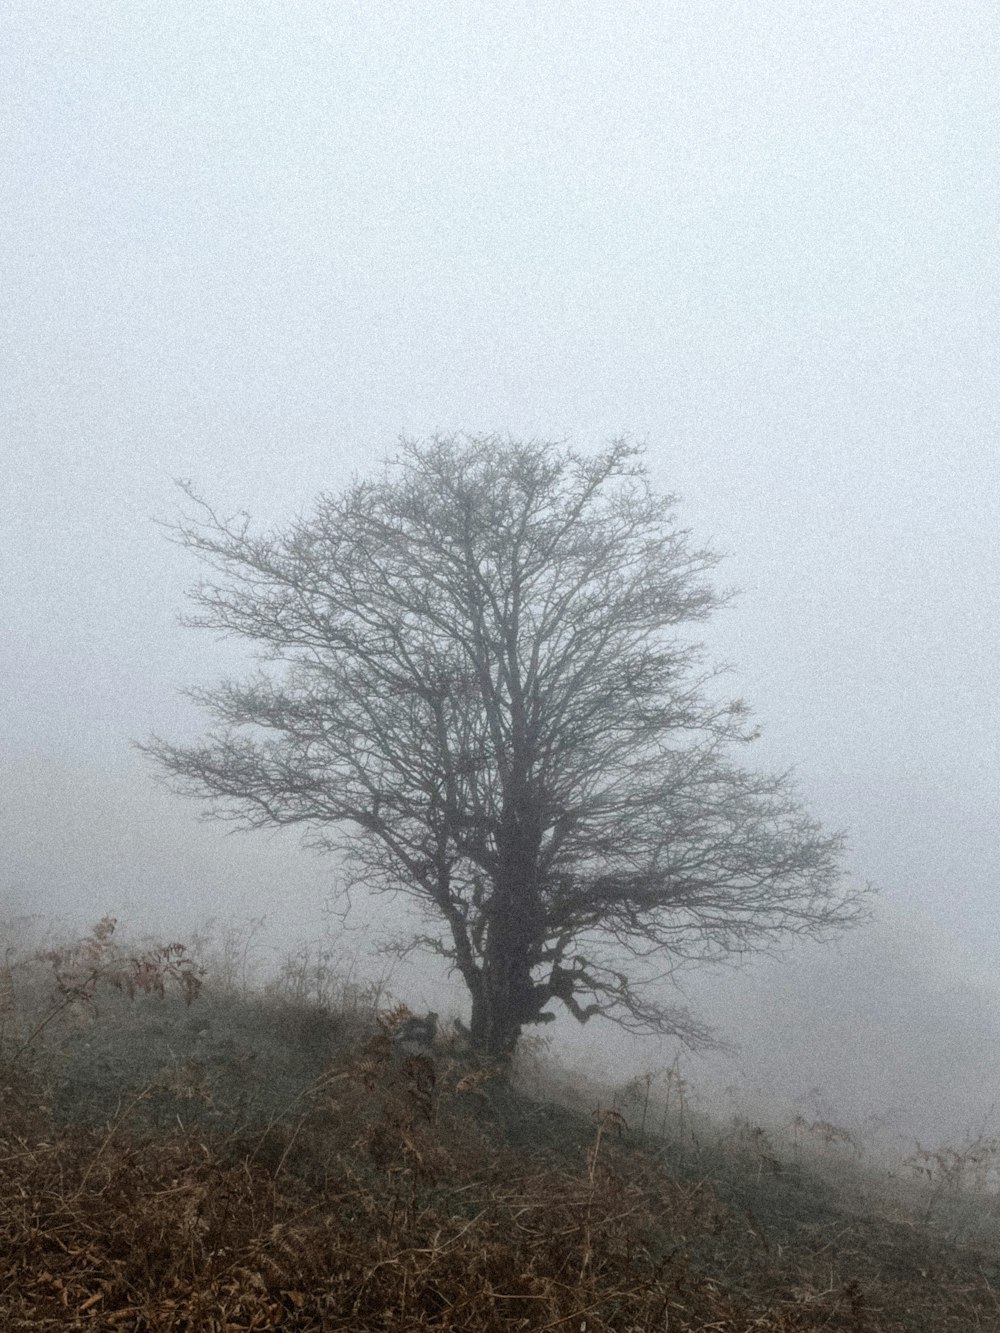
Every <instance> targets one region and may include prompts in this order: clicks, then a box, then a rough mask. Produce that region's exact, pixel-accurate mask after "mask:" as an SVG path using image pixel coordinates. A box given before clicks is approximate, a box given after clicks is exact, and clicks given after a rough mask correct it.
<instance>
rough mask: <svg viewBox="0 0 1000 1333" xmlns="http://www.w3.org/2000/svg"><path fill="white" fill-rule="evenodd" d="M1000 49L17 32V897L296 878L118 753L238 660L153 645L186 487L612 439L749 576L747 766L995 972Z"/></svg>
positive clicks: (902, 19) (321, 13)
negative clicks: (474, 446) (415, 443)
mask: <svg viewBox="0 0 1000 1333" xmlns="http://www.w3.org/2000/svg"><path fill="white" fill-rule="evenodd" d="M998 28H1000V12H998V11H997V9H996V7H995V5H994V4H991V3H985V0H984V3H972V2H971V0H970V2H969V3H935V4H930V3H922V2H920V0H913V2H912V3H905V4H904V3H900V2H899V0H896V3H892V4H880V3H873V2H872V0H863V2H858V3H854V2H852V0H800V2H794V0H767V2H766V3H761V4H749V3H745V4H741V3H735V2H732V0H731V2H729V3H723V0H687V2H686V3H666V2H665V0H664V2H661V3H641V2H640V3H633V4H622V3H620V0H608V3H596V2H587V0H580V2H579V3H575V4H569V3H559V2H558V0H547V3H545V4H526V3H517V2H516V0H505V2H504V3H499V4H497V3H492V4H485V3H443V2H439V0H393V3H391V4H390V3H387V4H384V5H379V4H372V3H370V0H364V2H359V3H340V2H338V0H301V2H300V3H263V2H261V3H247V0H239V2H238V3H237V0H232V2H223V0H197V2H196V3H188V2H187V0H172V2H171V3H170V4H166V5H164V4H162V3H159V0H157V2H156V3H154V2H152V0H147V2H146V3H136V4H123V3H108V2H105V3H100V2H99V0H98V2H95V3H91V4H87V5H81V4H78V3H72V4H71V3H66V2H64V0H47V3H45V4H44V5H40V4H38V3H37V2H36V0H8V3H7V4H6V5H5V6H4V7H3V10H2V13H0V115H2V120H0V162H2V180H3V190H2V197H0V228H2V256H3V265H4V272H3V278H4V280H3V286H2V296H0V301H2V305H0V311H2V318H0V413H2V423H0V424H2V432H3V442H2V445H0V449H2V459H3V473H2V475H3V488H2V491H0V507H2V527H0V562H2V566H0V570H2V573H0V599H2V605H0V615H2V623H3V632H2V635H0V670H2V677H3V680H4V682H5V688H4V691H3V703H2V721H0V725H2V737H0V739H2V745H3V750H4V754H5V759H4V770H5V771H4V775H3V778H2V795H3V811H4V812H5V815H6V817H5V819H4V824H5V826H6V827H5V828H4V830H3V838H4V847H5V848H6V851H5V853H4V854H5V857H6V859H7V864H6V867H5V868H4V874H3V877H2V878H0V885H2V884H3V883H4V882H6V883H7V884H8V885H9V886H10V891H11V893H12V894H13V893H15V890H16V893H17V894H19V895H20V898H18V901H19V902H21V901H29V902H31V903H33V904H36V905H37V904H38V903H41V902H43V901H44V900H45V898H46V894H49V893H51V894H52V895H53V897H54V899H55V900H57V901H58V904H59V905H60V906H65V905H66V903H67V902H69V901H71V900H74V895H75V900H76V904H77V905H78V906H81V907H82V910H84V911H85V913H86V911H88V910H89V907H90V904H91V901H92V902H93V904H94V906H95V908H96V907H100V906H101V904H102V901H103V900H102V892H104V897H105V899H106V898H107V897H108V893H107V892H105V891H104V889H102V885H104V886H106V885H107V884H112V885H113V886H115V887H114V893H111V895H110V896H111V898H112V899H113V901H114V902H119V901H122V900H127V901H129V902H130V903H132V902H133V900H135V902H139V901H140V900H141V896H142V895H141V893H139V892H138V890H136V889H135V886H136V885H140V886H141V885H142V884H147V885H150V886H151V890H150V891H151V892H153V891H154V890H155V889H156V886H157V885H160V886H161V887H162V884H163V883H165V882H167V881H169V884H170V889H169V892H170V893H171V894H172V895H174V896H175V897H177V898H178V899H180V900H183V901H186V902H190V903H191V904H192V905H194V906H199V905H201V902H202V898H201V897H199V895H202V897H203V898H204V900H205V901H212V900H213V898H217V899H218V901H219V902H221V903H223V904H229V903H232V902H235V901H238V900H239V884H238V881H240V880H241V877H243V876H245V874H246V872H247V867H248V866H249V865H251V864H252V865H255V866H257V868H258V869H257V873H258V875H259V876H260V877H262V880H263V879H266V878H267V875H269V874H277V875H278V876H279V877H280V876H283V877H284V878H283V880H282V890H281V891H282V892H283V893H289V892H291V890H290V889H289V885H292V886H293V887H294V886H298V887H299V888H303V887H304V888H305V889H307V890H308V889H309V888H310V886H312V888H316V887H317V886H320V887H321V886H322V883H323V874H322V872H321V870H319V869H317V867H316V866H315V865H312V864H310V865H308V866H303V865H302V864H301V860H302V858H300V857H298V854H297V853H296V852H295V850H294V846H287V847H286V846H282V847H276V846H275V844H274V843H273V842H272V843H270V844H267V846H266V847H262V848H261V849H260V850H259V852H255V851H253V850H251V851H249V852H248V851H247V849H246V847H245V846H242V847H241V848H240V849H239V851H238V852H233V853H230V852H229V850H228V849H229V848H230V847H231V846H232V844H231V843H227V844H225V845H223V843H222V842H221V841H220V839H219V835H217V834H215V833H206V832H205V831H204V830H200V831H193V823H192V821H193V811H192V810H191V809H190V808H188V807H186V806H185V807H179V808H178V810H177V811H176V812H173V811H172V812H171V813H170V814H164V813H163V811H164V809H165V805H164V803H165V801H166V798H165V797H163V796H162V795H160V794H158V793H153V792H152V790H151V788H150V787H149V779H148V775H147V773H146V771H145V770H144V768H143V766H142V764H141V762H140V761H139V760H138V758H137V757H136V756H135V755H134V754H133V753H132V752H131V751H130V749H129V742H130V740H132V739H134V738H142V737H144V736H145V735H146V734H147V733H149V732H150V731H152V730H158V731H161V732H164V733H166V734H168V735H173V736H181V735H190V734H193V733H194V732H195V730H196V729H197V727H198V726H199V725H200V723H199V720H198V718H197V717H196V716H195V714H194V712H193V710H192V709H191V708H190V707H189V705H188V704H186V703H185V702H184V701H183V699H181V698H179V697H178V695H177V688H178V687H179V686H182V685H184V684H190V683H195V682H198V681H201V682H208V681H211V680H212V679H213V678H214V677H215V676H216V675H218V674H219V672H221V671H223V670H226V669H229V668H231V667H232V666H233V664H234V663H239V661H240V660H241V658H240V655H239V653H238V651H237V650H235V649H234V648H232V647H230V646H227V645H219V644H217V643H214V642H212V641H211V640H210V639H208V638H205V637H200V636H198V635H197V634H195V633H193V632H192V631H186V630H183V629H180V628H178V627H177V625H176V622H175V614H176V611H177V609H178V607H179V605H180V601H181V594H182V590H183V588H184V587H185V586H186V585H187V584H188V583H190V582H191V581H193V579H194V577H196V574H197V570H196V568H195V567H193V566H192V564H191V562H190V560H189V558H188V557H186V556H185V555H184V554H183V553H182V552H180V551H179V550H177V549H176V548H173V547H171V546H170V545H168V544H167V543H166V542H165V540H164V539H163V536H162V534H161V533H160V532H159V531H158V530H157V529H156V528H155V527H154V526H153V524H152V522H151V519H152V518H153V517H154V516H161V517H170V515H171V514H172V513H173V511H174V507H175V504H176V498H175V492H174V489H173V487H172V484H171V479H172V478H174V477H189V478H191V479H193V481H194V482H195V483H196V486H197V487H198V489H199V490H200V491H202V492H203V493H204V494H206V495H207V496H208V497H209V498H211V499H212V500H213V501H215V502H217V503H218V504H219V506H220V507H221V508H223V509H225V510H227V511H229V512H232V511H234V510H236V509H240V508H246V509H247V510H249V511H250V512H251V513H252V514H253V515H254V516H255V517H256V518H258V519H259V520H260V521H261V522H262V523H264V524H278V523H281V522H282V521H285V520H287V519H288V518H289V517H291V516H292V515H294V514H295V513H296V512H297V511H299V510H301V509H304V508H307V507H308V505H309V503H310V501H311V499H312V497H313V496H314V495H315V494H316V493H317V492H318V491H320V490H322V489H324V488H327V489H336V488H338V487H339V486H341V485H342V484H343V483H344V482H345V481H346V480H347V479H348V478H349V477H350V475H351V474H352V473H353V472H355V471H359V470H360V471H363V470H365V469H367V468H368V467H370V466H372V465H373V464H374V462H375V461H376V460H377V459H378V458H379V457H380V456H381V455H382V454H384V453H385V452H386V451H389V450H391V449H392V447H393V445H394V442H395V440H396V439H397V437H398V436H399V435H400V433H401V432H404V433H407V434H409V435H417V436H419V435H422V434H426V433H428V432H430V431H434V430H463V429H464V430H470V431H496V432H500V433H504V434H508V433H509V434H511V435H513V436H543V437H553V438H560V439H568V440H571V441H572V442H573V443H575V444H576V445H577V446H578V447H580V448H583V449H588V448H594V447H596V446H598V445H600V444H601V443H603V442H605V441H606V440H607V439H609V438H610V437H612V436H616V435H619V434H628V435H631V436H633V437H636V438H638V439H643V440H646V441H648V443H649V446H650V451H651V453H650V458H651V463H652V466H653V470H654V475H655V479H656V481H657V484H658V485H660V486H662V487H663V488H664V489H668V490H671V491H676V492H678V493H679V494H680V495H681V496H682V509H681V513H682V517H683V519H684V521H685V522H686V523H687V524H688V525H689V526H691V527H692V528H693V530H694V532H695V535H696V537H697V538H698V539H699V540H702V541H706V542H709V543H712V544H714V545H715V547H716V548H717V549H720V550H722V551H724V552H727V553H729V555H730V558H729V559H728V561H727V562H726V564H725V565H724V567H723V570H722V573H721V581H722V582H723V583H726V584H732V585H736V586H738V587H740V588H741V589H742V590H743V592H742V596H741V598H740V599H739V601H738V603H737V604H736V606H735V607H734V609H732V610H729V611H727V612H725V613H724V614H723V615H721V616H720V617H719V619H718V620H717V621H716V623H715V624H714V625H713V626H712V627H710V629H709V630H708V634H707V637H708V640H709V643H710V645H711V647H712V650H713V652H714V653H715V654H716V655H718V656H720V657H723V658H726V659H728V660H731V661H732V662H734V663H735V665H736V667H737V672H736V674H735V676H734V677H733V689H734V691H736V692H739V693H742V694H744V695H745V696H746V697H747V698H748V700H749V701H750V702H751V703H752V704H753V706H754V708H755V710H756V713H757V716H758V720H759V721H760V723H761V724H762V726H763V727H764V733H765V737H764V740H763V741H762V743H761V744H760V746H759V747H758V753H757V758H756V762H757V763H759V764H761V765H768V766H781V767H784V766H795V768H796V770H797V773H798V780H799V783H800V786H801V789H802V791H803V793H804V795H805V796H806V797H807V799H808V800H809V801H810V803H811V805H812V807H813V809H814V810H815V811H816V812H817V813H818V814H819V815H820V816H821V818H823V819H824V820H825V821H826V822H827V823H828V824H830V825H832V826H834V827H846V828H847V829H848V830H849V834H850V840H851V846H852V866H853V869H854V872H855V873H856V874H858V875H860V876H862V877H865V878H870V879H873V880H874V881H876V882H877V883H878V884H879V885H880V886H881V887H882V889H883V892H884V895H885V898H886V900H887V901H888V902H890V903H893V904H896V905H898V906H899V907H900V909H906V910H912V911H916V912H918V913H920V914H923V916H924V917H925V918H926V919H927V920H928V921H930V922H933V923H935V925H936V926H937V927H938V928H940V930H941V931H942V932H943V933H945V934H947V935H949V936H953V937H954V940H955V941H956V943H957V944H958V945H960V946H961V947H962V948H963V949H965V950H966V951H967V956H968V957H970V958H972V959H974V960H978V962H979V963H981V964H982V965H983V966H985V967H988V968H989V967H994V966H995V967H1000V914H998V870H1000V851H998V848H997V819H996V814H997V805H998V798H997V787H998V776H1000V752H998V739H997V738H998V723H1000V693H998V690H997V688H996V683H995V678H996V671H997V667H996V663H997V661H998V658H1000V631H998V605H1000V569H998V559H997V552H996V544H997V529H998V517H1000V490H998V484H997V416H998V393H997V390H998V360H997V327H998V319H997V316H998V283H997V279H998V248H997V231H998V218H1000V189H998V173H997V168H998V124H1000V119H998V106H997V89H998V86H1000V82H998V59H997V57H998ZM151 812H155V822H156V827H155V829H154V828H153V827H152V823H151V821H153V820H154V814H152V813H151ZM143 821H145V824H144V825H143V826H142V827H139V826H140V825H141V824H142V823H143ZM213 838H214V841H206V839H209V840H211V839H213ZM199 839H200V841H199ZM255 856H256V857H257V859H256V860H254V857H255ZM234 858H235V859H234ZM156 866H159V867H160V868H161V871H162V876H161V879H160V880H157V879H156V876H155V874H154V870H153V869H151V867H154V868H155V867H156ZM164 867H166V869H163V868H164ZM280 867H284V869H278V868H280ZM163 876H165V877H166V878H165V879H164V878H163ZM60 877H61V878H60ZM194 880H197V881H198V884H197V885H195V884H194V883H193V882H192V881H194ZM130 885H131V888H130V887H129V886H130ZM259 888H260V891H261V893H263V892H264V891H265V890H264V886H263V883H261V885H260V886H259ZM115 893H117V894H118V897H117V898H116V897H115ZM129 894H132V895H133V897H132V898H129ZM136 895H138V896H137V897H136ZM258 896H259V895H258ZM256 902H257V899H256V898H253V899H252V902H251V905H253V903H256ZM140 905H141V903H140Z"/></svg>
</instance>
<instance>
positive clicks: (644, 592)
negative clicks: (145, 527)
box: [141, 436, 862, 1058]
mask: <svg viewBox="0 0 1000 1333" xmlns="http://www.w3.org/2000/svg"><path fill="white" fill-rule="evenodd" d="M641 454H642V450H641V449H640V448H638V447H636V446H633V445H630V444H627V443H622V442H618V443H614V444H612V445H610V446H609V447H608V448H606V449H605V450H604V451H603V452H601V453H599V454H596V455H594V456H582V455H580V454H577V453H576V452H574V451H572V450H571V449H568V448H563V447H561V446H558V445H554V444H547V443H535V442H532V443H516V442H510V441H507V440H500V439H497V438H495V437H488V436H487V437H475V438H464V437H445V438H434V439H431V440H430V441H426V442H421V443H404V445H403V446H402V449H401V452H400V454H399V455H398V457H397V458H396V459H395V460H394V461H393V462H391V463H389V464H387V467H386V470H385V473H384V475H383V476H382V477H381V479H377V480H362V481H358V482H355V483H354V484H353V485H351V486H350V487H349V488H348V489H347V490H346V491H345V492H344V493H343V494H338V495H323V496H321V497H320V499H319V500H318V502H317V504H316V508H315V512H314V513H313V514H312V516H311V517H308V518H304V519H300V520H299V521H297V522H296V523H294V524H293V525H292V526H291V527H290V528H289V529H288V530H287V531H286V532H281V533H268V534H265V535H261V536H258V535H254V534H253V533H252V532H251V529H250V521H249V519H248V517H247V516H246V515H240V516H239V517H237V518H236V519H232V520H230V519H225V518H221V517H219V515H218V514H217V513H216V512H215V511H214V510H213V509H212V508H211V507H210V506H209V505H208V504H206V503H205V502H204V501H202V500H199V499H198V498H197V497H196V496H195V495H194V494H193V492H192V491H191V490H190V487H187V486H185V490H186V492H187V494H188V496H189V498H190V499H191V501H192V502H193V503H194V504H195V505H196V506H197V510H198V517H197V518H196V519H195V520H192V521H185V522H181V523H180V524H178V525H177V526H176V527H175V528H174V530H173V535H174V538H175V540H177V541H178V542H179V543H180V544H181V545H183V546H185V547H187V548H188V549H190V550H192V551H194V552H195V553H196V554H197V555H198V556H200V557H201V558H202V559H203V560H204V562H205V563H206V564H207V566H208V567H209V568H210V569H211V570H212V571H214V576H213V577H211V578H209V579H208V580H206V581H204V582H202V583H200V584H199V585H198V586H197V587H196V588H195V589H194V590H193V591H192V593H191V597H192V599H193V602H194V604H195V605H196V607H198V608H199V613H198V614H196V615H193V616H189V617H186V618H185V623H187V624H191V625H196V626H204V627H207V628H210V629H213V630H222V631H224V632H225V633H228V634H232V635H235V636H238V637H240V638H243V639H248V640H250V641H252V642H254V643H256V644H259V645H261V653H260V658H261V661H262V662H263V663H267V664H270V668H271V669H270V670H267V669H261V670H260V671H259V672H258V673H257V674H255V675H253V676H252V677H251V678H250V679H248V680H247V681H245V682H236V681H224V682H223V683H222V684H220V685H218V686H216V687H215V688H213V689H197V690H193V691H192V692H191V694H192V697H193V698H194V699H195V700H196V701H197V702H199V703H200V704H202V705H204V706H205V708H206V709H207V710H208V712H209V714H210V715H211V716H212V718H213V719H214V722H215V724H216V726H215V728H214V729H213V730H212V731H211V732H210V733H209V734H208V736H207V737H206V738H205V740H204V741H203V742H202V743H200V744H196V745H188V746H177V745H171V744H168V743H167V742H166V741H163V740H160V739H157V738H154V739H153V740H152V741H151V742H150V743H149V744H147V745H144V746H142V747H141V748H142V749H143V750H144V751H146V752H147V753H148V754H150V755H151V756H152V757H153V758H154V759H155V760H156V761H158V763H159V765H160V766H162V768H163V769H164V770H166V772H167V774H169V775H170V776H171V780H172V785H173V786H174V787H175V788H176V789H178V790H181V791H183V792H185V793H187V794H193V795H196V796H199V797H203V798H208V799H209V800H210V801H211V807H210V808H211V811H212V813H213V814H214V815H215V816H216V817H219V818H228V819H232V820H236V821H237V822H239V823H241V824H242V825H243V826H244V827H247V828H263V827H269V826H275V825H289V824H301V825H303V826H304V827H305V828H306V829H307V830H308V831H309V841H310V842H311V844H312V845H313V846H315V847H317V848H319V849H321V850H324V851H330V850H337V851H340V852H344V853H346V854H347V858H348V860H347V863H348V864H349V865H350V866H351V867H352V870H353V879H352V881H351V882H353V883H363V884H364V885H366V886H368V887H370V888H372V889H376V890H384V891H390V892H399V891H402V892H404V893H406V894H408V895H409V896H410V897H411V898H414V899H416V900H417V902H418V903H419V904H420V906H421V908H422V909H423V911H422V919H423V921H424V923H425V933H421V934H419V935H418V936H417V937H416V938H415V939H413V940H412V941H410V942H409V943H408V944H407V945H406V948H413V947H424V948H427V949H429V950H432V951H433V952H435V953H437V954H439V955H440V956H442V957H443V958H445V959H447V960H448V961H449V962H450V963H451V965H452V967H453V968H457V970H458V971H459V972H460V973H461V975H462V977H463V978H464V980H465V983H466V985H467V986H468V989H469V993H470V995H471V998H472V1019H471V1026H470V1035H471V1042H472V1046H473V1048H474V1049H475V1050H476V1051H477V1052H478V1053H479V1054H480V1055H482V1056H485V1057H492V1058H497V1057H500V1058H503V1057H506V1056H507V1055H509V1054H510V1052H511V1051H512V1050H513V1048H514V1046H515V1044H516V1042H517V1039H518V1036H519V1034H520V1033H521V1031H522V1029H523V1028H524V1027H525V1025H527V1024H532V1023H544V1022H548V1021H549V1020H551V1019H552V1018H553V1017H554V1016H555V1015H554V1014H553V1013H552V1010H551V1008H550V1006H551V1005H552V1004H553V1002H555V1001H559V1002H560V1003H561V1004H562V1005H563V1006H565V1008H566V1009H567V1010H569V1012H570V1013H571V1014H573V1015H574V1017H576V1018H577V1019H579V1020H580V1021H581V1022H585V1021H586V1020H587V1019H589V1018H590V1017H591V1016H592V1015H594V1014H605V1015H608V1016H609V1017H611V1018H613V1019H615V1020H616V1021H618V1022H619V1023H620V1024H622V1025H623V1026H624V1027H626V1028H628V1029H630V1030H633V1031H647V1032H648V1031H661V1032H671V1033H677V1034H679V1035H680V1036H682V1037H683V1038H685V1039H686V1040H688V1041H698V1040H699V1039H702V1038H704V1037H705V1036H706V1035H707V1034H706V1032H705V1030H704V1029H703V1028H701V1027H700V1026H699V1024H698V1023H697V1022H696V1021H695V1020H694V1019H692V1018H691V1017H690V1016H689V1015H688V1014H687V1013H686V1011H685V1010H683V1009H678V1008H675V1007H671V1006H669V1005H664V1004H663V1003H662V1002H661V1000H660V998H658V992H659V994H662V991H663V983H664V980H665V978H667V977H668V976H669V974H671V973H672V972H674V971H675V970H676V969H677V968H679V967H680V966H682V965H684V964H686V963H690V962H695V961H708V960H713V959H719V958H721V957H724V956H728V955H732V954H735V953H742V952H744V951H747V950H752V949H766V948H767V947H769V946H772V945H773V944H774V943H775V942H776V941H777V940H778V939H779V938H780V937H782V936H784V935H787V934H789V933H792V934H804V935H823V934H825V933H826V932H827V931H828V930H830V929H832V928H835V927H840V926H844V925H847V924H850V923H851V922H852V921H854V920H855V919H856V918H857V917H858V916H859V914H860V913H861V911H862V904H861V902H860V900H859V897H858V895H857V894H856V893H854V892H852V891H850V890H849V889H847V888H846V887H845V886H844V882H843V880H842V878H841V874H840V869H839V859H840V852H841V847H842V838H841V836H839V835H833V836H830V835H828V834H826V833H824V832H823V831H822V829H821V828H820V827H819V825H818V824H817V823H816V822H815V821H814V820H813V819H811V818H810V817H809V816H808V814H807V813H806V812H805V811H804V810H803V809H802V807H801V806H800V804H799V803H798V801H797V799H796V797H795V794H794V792H793V791H792V789H791V788H790V786H789V784H788V781H787V780H786V778H785V777H783V776H762V775H758V774H755V773H752V772H749V771H747V770H746V769H744V768H741V767H738V766H736V765H735V764H734V763H733V762H732V760H731V758H730V757H729V754H730V751H732V750H733V749H734V748H735V747H737V746H739V745H743V744H745V743H747V742H749V741H751V740H752V739H753V738H754V735H755V733H754V731H753V730H752V729H751V728H750V726H749V724H748V721H747V709H746V707H745V705H744V704H743V703H742V702H741V701H731V702H721V701H719V699H718V698H717V697H716V696H715V695H714V694H713V693H712V691H711V689H710V688H709V686H710V683H711V682H712V681H713V679H714V678H715V677H716V676H717V675H718V674H719V673H718V671H716V670H712V669H710V668H706V667H704V665H703V662H702V652H701V649H700V645H695V644H691V643H688V642H685V641H684V640H683V639H682V638H679V637H678V636H677V632H678V629H679V627H682V626H685V625H686V624H688V623H689V622H696V621H702V620H705V619H706V618H707V617H708V616H709V615H710V614H711V612H712V611H714V610H715V609H716V608H717V607H719V606H721V605H722V604H723V602H724V600H725V598H724V597H723V596H722V595H720V594H719V593H717V592H715V591H713V589H712V587H711V586H710V585H709V583H708V582H706V580H705V578H704V575H705V573H706V571H708V570H710V569H712V568H713V567H714V565H715V564H716V563H717V557H716V556H714V555H713V554H712V553H711V552H707V551H702V550H697V549H694V548H693V547H692V546H691V545H690V542H689V534H688V533H687V532H685V531H683V530H681V529H679V528H678V527H677V526H676V524H675V521H674V518H673V511H674V506H675V499H674V497H672V496H663V495H659V494H657V493H655V492H654V491H653V490H652V489H651V487H650V485H649V483H648V481H647V477H646V471H645V468H644V467H643V465H642V460H641Z"/></svg>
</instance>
